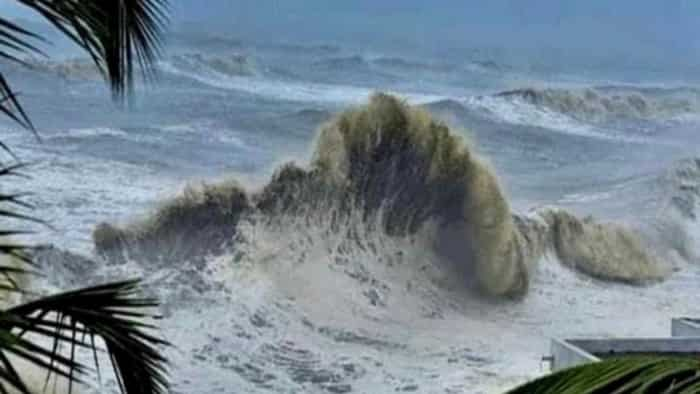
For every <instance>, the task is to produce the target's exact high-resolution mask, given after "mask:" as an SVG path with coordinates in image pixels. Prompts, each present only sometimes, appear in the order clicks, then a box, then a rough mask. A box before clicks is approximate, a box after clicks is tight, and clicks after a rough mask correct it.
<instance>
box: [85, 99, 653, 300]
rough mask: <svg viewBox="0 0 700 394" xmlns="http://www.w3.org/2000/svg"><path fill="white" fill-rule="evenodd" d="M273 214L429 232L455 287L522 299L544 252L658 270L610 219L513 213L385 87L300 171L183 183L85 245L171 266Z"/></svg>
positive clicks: (469, 159) (490, 183) (623, 276)
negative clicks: (261, 183) (242, 180)
mask: <svg viewBox="0 0 700 394" xmlns="http://www.w3.org/2000/svg"><path fill="white" fill-rule="evenodd" d="M281 215H284V216H287V217H297V218H299V219H301V220H302V221H306V222H307V223H308V225H313V223H314V221H317V222H318V220H321V221H324V223H325V225H326V226H327V228H328V229H330V230H332V231H339V232H341V233H342V234H343V237H345V238H347V239H349V240H352V239H354V236H353V233H352V232H350V231H347V228H344V227H343V226H342V225H340V224H342V223H345V222H347V218H348V217H358V215H359V217H361V218H362V221H363V222H365V223H366V224H367V225H368V226H370V227H372V228H374V229H375V230H377V229H378V230H380V231H381V232H383V233H385V234H387V235H388V236H391V237H399V238H401V237H425V238H429V239H433V240H434V242H433V243H432V247H433V248H434V253H435V254H436V255H439V256H442V258H443V260H444V263H445V265H446V266H447V265H449V266H451V267H455V268H457V269H458V270H459V272H460V273H461V274H462V277H463V278H464V284H465V286H467V285H469V284H473V285H474V286H476V287H477V288H478V289H479V290H480V291H481V292H482V293H485V294H488V295H491V296H510V297H512V296H520V295H524V294H525V293H526V292H527V289H528V286H529V283H530V281H531V275H532V273H533V272H534V271H535V268H536V263H537V262H538V261H539V260H541V258H542V257H543V255H544V254H545V253H546V252H548V251H549V252H551V253H553V254H554V255H556V256H557V257H558V258H559V260H561V261H562V262H563V264H565V265H567V266H569V267H572V268H574V269H576V270H578V271H580V272H583V273H586V274H589V275H592V276H594V277H597V278H600V279H605V280H614V281H623V282H627V283H635V284H637V283H646V282H647V281H650V280H657V279H661V278H663V277H664V275H665V274H666V272H665V271H664V270H663V269H661V264H660V263H659V262H658V261H657V259H656V258H655V257H654V256H653V255H652V254H650V253H649V252H648V250H647V248H645V246H644V245H643V242H642V241H641V240H640V239H639V238H638V237H637V236H636V235H635V234H634V233H633V232H632V231H630V230H627V229H624V228H623V227H621V226H619V225H616V224H601V223H595V222H594V221H592V220H589V219H584V220H580V219H578V218H576V217H575V216H573V215H571V214H568V213H566V212H564V211H560V210H554V209H547V210H542V211H539V212H536V213H532V214H528V215H519V214H513V212H511V209H510V206H509V204H508V201H507V199H506V197H505V194H504V192H503V191H502V189H501V187H500V186H499V183H498V179H497V178H496V176H495V175H494V172H493V171H492V170H491V169H490V168H489V166H488V165H487V164H486V163H485V162H484V161H483V160H481V159H480V158H479V157H477V155H476V154H475V153H474V151H473V150H472V149H470V147H469V145H468V144H466V143H465V142H464V141H463V140H462V139H461V138H460V137H459V136H457V135H455V134H453V133H452V132H451V131H450V129H449V128H448V127H447V126H446V125H445V124H444V123H442V122H439V121H436V120H434V119H433V118H432V117H431V116H430V115H429V113H428V112H426V111H425V110H423V109H421V108H419V107H413V106H409V105H408V104H406V103H405V102H403V101H401V100H399V99H397V98H395V97H392V96H389V95H385V94H377V95H374V96H373V97H372V98H371V100H370V102H369V104H367V105H364V106H360V107H357V108H354V109H350V110H348V111H345V112H343V113H341V114H339V115H337V116H336V117H335V118H334V119H333V120H331V121H330V122H328V123H326V124H324V125H323V126H321V128H320V131H319V134H318V138H317V141H316V149H315V153H314V155H313V158H312V161H311V164H310V165H309V167H308V168H302V167H299V166H296V165H294V164H287V165H285V166H283V167H281V168H280V169H279V170H278V171H277V172H276V173H275V175H274V176H273V178H272V180H271V181H270V182H269V183H268V185H266V186H265V187H264V188H263V189H262V190H259V191H254V192H249V193H246V192H244V191H243V190H242V189H241V188H240V187H238V186H237V184H235V183H224V184H221V185H209V186H205V187H203V188H199V189H190V190H189V191H187V192H186V193H185V194H183V195H182V196H179V197H176V198H175V199H174V200H172V201H170V202H167V203H165V204H164V205H162V206H161V207H160V208H159V209H158V210H157V211H156V213H155V214H154V215H153V216H152V217H150V218H147V219H146V220H144V221H141V222H136V223H133V224H131V225H128V226H126V227H125V228H117V227H115V226H112V225H109V224H102V225H100V226H98V228H97V229H96V230H95V233H94V239H95V246H96V249H97V252H98V253H99V254H101V255H103V256H105V257H107V258H108V259H111V260H113V261H114V260H115V259H122V260H123V258H124V257H126V258H134V259H155V260H156V261H161V262H164V263H165V262H167V261H170V262H171V263H173V264H174V263H176V262H177V261H183V260H190V259H203V258H204V257H205V256H206V255H208V254H216V253H220V252H221V251H222V250H223V248H227V247H228V248H233V249H235V248H236V243H235V241H234V240H235V237H234V236H235V235H236V228H237V226H238V225H239V223H240V222H241V220H242V219H243V218H245V219H246V220H248V219H251V218H263V220H265V219H264V218H267V220H270V219H271V218H274V217H277V216H281ZM312 217H313V218H312ZM319 218H320V219H319ZM297 222H298V221H297ZM279 223H283V222H282V221H280V222H279ZM336 223H338V224H339V225H338V226H336V225H335V224H336ZM290 231H293V230H292V229H290ZM344 231H347V232H344ZM345 247H349V246H347V245H346V246H345ZM376 253H378V254H381V253H382V251H381V250H378V251H376Z"/></svg>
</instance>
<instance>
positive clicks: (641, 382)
mask: <svg viewBox="0 0 700 394" xmlns="http://www.w3.org/2000/svg"><path fill="white" fill-rule="evenodd" d="M594 393H601V394H603V393H615V394H659V393H662V394H697V393H700V359H694V358H671V357H623V358H617V359H610V360H605V361H602V362H598V363H592V364H587V365H583V366H579V367H574V368H571V369H567V370H564V371H561V372H557V373H554V374H551V375H548V376H545V377H543V378H540V379H537V380H535V381H532V382H530V383H527V384H525V385H523V386H521V387H518V388H516V389H514V390H512V391H510V392H509V393H508V394H594Z"/></svg>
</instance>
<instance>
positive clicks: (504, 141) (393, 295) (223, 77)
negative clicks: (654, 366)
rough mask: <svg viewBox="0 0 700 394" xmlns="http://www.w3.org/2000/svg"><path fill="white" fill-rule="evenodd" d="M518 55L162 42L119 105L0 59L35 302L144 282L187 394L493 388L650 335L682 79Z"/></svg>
mask: <svg viewBox="0 0 700 394" xmlns="http://www.w3.org/2000/svg"><path fill="white" fill-rule="evenodd" d="M533 56H534V55H533ZM525 58H527V56H525ZM518 59H520V58H517V59H515V58H513V57H510V56H506V55H505V54H504V53H502V51H498V50H488V48H487V49H483V48H480V49H474V50H469V51H466V50H465V51H455V52H450V53H443V54H431V55H430V56H429V55H426V54H425V53H418V52H416V53H412V52H411V51H410V50H406V49H404V50H401V51H399V50H397V51H389V50H387V51H385V52H382V51H368V50H362V49H357V48H355V47H352V46H350V45H347V44H339V43H333V42H331V43H323V42H321V43H318V44H316V43H303V44H299V43H285V42H279V41H274V42H273V41H270V40H268V41H263V40H261V41H249V42H248V41H244V40H237V39H234V38H229V37H226V36H212V35H203V34H190V35H188V34H183V35H180V36H177V38H176V39H173V40H172V42H171V43H170V44H169V46H168V48H167V52H166V54H165V56H164V57H163V58H162V59H161V60H160V61H159V62H158V63H157V64H156V65H155V67H156V69H157V71H158V77H157V79H156V80H153V81H141V82H139V84H138V87H137V92H136V94H135V95H134V96H133V97H132V98H131V99H130V100H129V101H128V102H127V103H125V104H124V105H123V106H122V107H120V106H118V105H115V104H114V103H113V102H111V101H110V96H109V92H108V90H107V88H106V87H105V86H104V83H103V81H102V80H101V79H100V77H99V75H98V74H97V73H96V71H95V70H94V69H93V68H92V67H91V66H90V65H89V62H88V61H87V60H85V59H80V58H77V59H61V58H57V59H54V60H51V61H49V60H41V61H35V62H34V63H33V64H34V67H33V69H31V70H25V69H19V68H16V67H13V66H8V65H4V66H3V67H4V68H3V72H4V73H5V74H6V76H7V78H8V79H9V80H11V81H13V83H14V85H15V86H16V87H17V88H18V90H19V91H21V93H22V96H21V98H22V100H23V104H24V105H25V107H26V109H27V110H28V112H29V114H30V116H31V117H32V119H33V121H34V123H35V125H36V126H37V129H38V131H39V134H40V139H37V138H35V137H34V136H33V135H32V134H31V133H30V132H27V131H26V130H22V129H20V128H18V127H16V126H15V125H13V124H11V123H9V122H7V121H3V123H2V127H3V142H5V143H6V144H7V145H9V146H11V147H12V148H13V150H14V152H15V153H16V154H17V155H18V156H19V157H20V158H22V159H23V160H24V161H27V162H29V163H31V166H30V167H29V168H28V169H26V171H25V172H26V173H27V174H28V175H30V177H29V178H18V179H17V180H16V181H13V182H12V184H11V187H12V188H16V189H17V190H18V191H30V192H32V193H33V195H32V196H31V197H30V198H29V199H30V201H31V202H33V203H34V204H35V205H36V209H35V211H34V213H35V214H36V215H38V216H40V217H42V218H43V219H45V220H47V221H48V222H50V223H51V225H52V228H51V229H43V228H42V229H41V231H40V232H39V234H37V235H35V236H32V238H31V240H32V241H35V242H40V243H48V244H51V245H53V246H54V249H53V250H52V251H50V252H49V253H48V254H47V255H46V256H44V257H43V260H42V264H43V266H44V267H45V269H46V270H47V271H48V273H49V275H47V276H46V277H45V278H42V279H41V280H38V282H37V286H39V287H40V288H41V289H43V290H65V289H70V288H74V287H77V286H83V285H86V284H90V283H101V282H104V281H107V280H116V279H123V278H132V277H142V278H143V279H144V283H145V289H146V291H147V292H148V293H149V294H152V295H156V296H158V297H159V299H160V300H161V302H162V310H161V313H162V314H163V315H164V319H163V320H162V321H161V322H160V323H159V324H160V326H161V328H162V331H163V335H164V336H165V337H166V338H167V339H168V340H169V341H170V342H172V343H173V344H174V346H173V347H172V348H169V349H167V350H166V354H167V356H168V357H169V358H170V360H171V377H172V383H173V392H175V393H187V394H199V393H202V394H204V393H329V392H330V393H394V392H420V393H498V392H501V391H503V390H505V389H507V388H511V387H513V386H515V385H517V384H519V383H523V382H525V381H526V380H528V379H531V378H533V377H536V376H539V375H541V374H543V373H545V372H546V371H545V369H544V368H543V367H542V363H541V359H542V356H544V355H546V354H547V352H548V346H549V340H550V338H553V337H575V336H585V337H593V336H603V337H607V336H612V335H629V336H666V335H668V331H669V325H670V319H671V318H672V317H678V316H698V315H700V302H698V301H700V299H699V298H698V295H697V291H696V289H697V284H698V283H699V282H698V281H699V280H700V266H699V265H698V253H700V244H699V243H698V239H697V238H698V237H700V222H699V221H698V218H697V214H698V205H699V204H700V199H699V198H700V158H699V156H698V146H700V145H699V143H700V137H699V136H698V135H697V128H698V125H700V116H699V115H700V85H698V84H697V83H696V82H695V81H697V78H693V77H692V75H690V74H683V75H681V74H679V73H678V72H674V71H664V70H657V69H653V70H643V69H640V70H631V71H630V70H629V69H618V68H616V67H614V66H610V65H595V64H590V65H588V64H584V65H581V64H573V63H566V62H563V61H560V62H556V63H548V62H546V61H544V60H541V59H540V60H537V61H531V62H524V61H522V60H518ZM377 93H384V94H386V95H376V94H377ZM371 97H374V98H373V99H372V98H371ZM348 111H350V112H348ZM395 125H399V126H397V127H394V126H395ZM431 133H432V134H431ZM440 133H443V134H440ZM426 135H428V136H431V137H430V138H432V139H430V138H429V139H425V138H428V137H424V136H426ZM387 141H388V142H387ZM290 162H293V163H294V165H293V166H290V165H286V164H285V163H290ZM271 179H272V180H271ZM465 223H466V224H465ZM96 230H97V231H96ZM103 380H104V382H103V383H104V387H103V388H102V389H99V390H98V392H104V391H105V390H107V391H108V392H109V391H110V390H115V387H116V386H115V382H114V381H113V379H111V380H110V378H109V377H103Z"/></svg>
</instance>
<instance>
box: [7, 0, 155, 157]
mask: <svg viewBox="0 0 700 394" xmlns="http://www.w3.org/2000/svg"><path fill="white" fill-rule="evenodd" d="M16 1H17V2H18V3H20V4H23V5H25V6H27V7H28V8H30V9H31V10H33V11H35V12H36V13H38V14H39V15H41V16H42V17H43V18H44V20H46V21H47V22H49V23H50V24H51V25H53V26H54V27H55V28H56V29H58V31H59V32H61V33H62V34H64V35H65V36H66V37H68V38H69V39H70V40H72V41H73V42H74V43H76V44H77V45H78V46H79V47H80V48H81V49H83V50H84V51H86V52H87V53H88V54H89V56H90V57H91V58H92V60H93V62H94V63H95V65H96V66H97V67H98V69H99V70H100V72H101V73H102V74H103V76H104V77H105V79H106V80H107V81H108V82H109V84H110V87H111V89H112V93H113V96H114V97H115V99H118V100H122V99H123V98H124V97H125V96H126V95H127V94H128V93H130V92H131V91H133V88H134V70H135V69H136V68H140V69H141V72H142V74H143V76H144V78H145V79H149V78H151V77H152V76H153V70H154V69H153V67H152V65H153V63H154V62H155V61H156V59H157V57H158V55H159V54H160V51H161V46H162V42H161V37H162V35H163V32H164V29H165V25H166V23H167V12H166V11H167V7H168V0H109V1H105V0H16ZM44 42H46V40H45V39H44V38H43V37H41V36H40V35H38V34H36V33H34V32H31V31H29V30H27V29H25V28H23V27H21V26H20V25H18V24H16V23H14V22H12V21H10V20H8V19H7V18H3V17H0V59H3V60H7V61H11V62H15V63H18V64H21V65H25V66H26V65H27V64H26V63H25V60H24V59H23V57H26V56H27V55H38V56H42V57H44V56H46V54H45V53H44V52H43V51H42V50H41V49H40V48H39V47H38V45H39V44H40V43H44ZM17 96H18V94H17V93H16V92H15V91H14V90H13V89H12V88H11V87H10V84H9V83H8V81H7V80H6V79H5V77H4V75H3V74H2V73H1V72H0V113H3V114H4V115H6V116H8V117H9V118H11V119H13V120H14V121H16V122H17V123H18V124H20V125H21V126H23V127H25V128H28V129H30V130H32V131H35V128H34V125H33V124H32V122H31V120H30V119H29V117H28V116H27V114H26V112H25V111H24V109H23V108H22V106H21V105H20V103H19V100H18V99H17ZM35 135H36V136H37V137H38V134H36V132H35ZM0 148H2V149H4V150H6V151H7V152H10V153H12V152H11V151H10V150H9V149H8V148H7V146H5V145H4V144H3V143H2V142H0Z"/></svg>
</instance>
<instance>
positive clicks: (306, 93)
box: [159, 61, 444, 104]
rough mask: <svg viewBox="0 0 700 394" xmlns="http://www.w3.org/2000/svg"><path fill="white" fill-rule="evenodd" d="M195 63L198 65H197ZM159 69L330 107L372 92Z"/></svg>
mask: <svg viewBox="0 0 700 394" xmlns="http://www.w3.org/2000/svg"><path fill="white" fill-rule="evenodd" d="M197 64H198V65H202V63H199V62H197ZM159 67H160V69H161V70H162V71H164V72H167V73H170V74H173V75H177V76H180V77H184V78H189V79H192V80H195V81H198V82H200V83H203V84H205V85H209V86H211V87H214V88H218V89H230V90H237V91H241V92H247V93H251V94H256V95H260V96H264V97H269V98H274V99H278V100H290V101H299V102H312V103H333V104H348V103H360V102H362V101H364V100H366V99H367V98H368V97H369V96H370V95H371V94H372V92H373V90H372V89H370V88H365V87H359V86H350V85H336V84H327V83H313V82H302V81H287V80H280V79H276V78H267V77H265V76H257V75H253V76H251V75H234V74H223V73H220V72H217V71H215V70H213V69H210V68H209V69H208V68H207V66H206V65H205V67H203V68H200V69H197V68H194V69H193V68H192V67H190V66H189V64H188V62H185V63H184V64H183V63H179V62H171V61H166V62H161V63H160V64H159ZM401 95H402V96H403V97H405V98H406V99H408V100H409V101H411V102H412V103H428V102H432V101H437V100H441V99H444V97H443V96H437V95H430V94H421V93H411V92H404V93H401Z"/></svg>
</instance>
